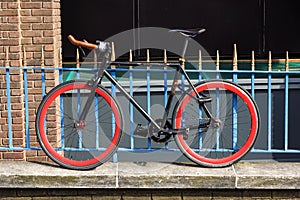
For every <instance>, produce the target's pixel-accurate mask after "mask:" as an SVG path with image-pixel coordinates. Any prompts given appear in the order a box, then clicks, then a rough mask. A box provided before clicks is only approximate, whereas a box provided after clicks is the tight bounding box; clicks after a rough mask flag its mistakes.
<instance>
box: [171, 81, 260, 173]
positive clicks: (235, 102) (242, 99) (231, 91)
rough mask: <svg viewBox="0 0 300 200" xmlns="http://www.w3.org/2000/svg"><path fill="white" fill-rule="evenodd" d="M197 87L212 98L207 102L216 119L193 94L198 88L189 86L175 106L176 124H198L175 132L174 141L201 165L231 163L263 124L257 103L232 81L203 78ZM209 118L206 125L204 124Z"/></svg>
mask: <svg viewBox="0 0 300 200" xmlns="http://www.w3.org/2000/svg"><path fill="white" fill-rule="evenodd" d="M195 88H196V91H197V92H198V93H199V94H201V95H205V96H208V97H211V99H212V101H211V102H206V103H205V105H206V107H207V108H208V110H209V111H210V112H211V113H212V114H213V116H215V119H216V120H210V121H209V119H208V117H207V116H206V113H205V112H204V110H203V107H202V106H201V103H200V104H199V102H198V101H197V100H196V98H193V97H194V96H195V92H194V91H193V90H190V91H189V92H187V93H185V94H184V95H182V97H181V98H180V99H179V101H178V103H177V104H176V106H175V109H174V113H173V125H174V128H176V129H179V128H184V127H186V128H189V127H197V128H195V129H194V130H189V132H188V133H186V134H180V133H179V134H176V135H175V136H174V137H175V142H176V144H177V146H178V148H179V149H180V150H181V152H182V153H183V154H184V155H185V156H186V157H187V158H188V159H190V160H191V161H193V162H195V163H197V164H199V165H202V166H205V167H226V166H230V165H232V164H234V163H236V162H237V161H239V160H240V159H241V158H242V157H244V156H245V155H246V154H247V153H248V152H249V151H250V150H251V148H252V147H253V145H254V143H255V140H256V138H257V135H258V131H259V124H260V119H259V111H258V107H257V105H256V103H255V101H254V100H253V98H252V97H251V95H250V94H249V93H248V92H247V90H245V89H243V88H242V87H241V86H239V85H238V84H235V83H233V82H230V81H226V80H208V81H202V82H199V83H198V84H196V85H195ZM209 122H210V124H209V126H206V127H205V128H204V126H203V124H205V123H209ZM199 124H202V126H199ZM197 125H198V126H197Z"/></svg>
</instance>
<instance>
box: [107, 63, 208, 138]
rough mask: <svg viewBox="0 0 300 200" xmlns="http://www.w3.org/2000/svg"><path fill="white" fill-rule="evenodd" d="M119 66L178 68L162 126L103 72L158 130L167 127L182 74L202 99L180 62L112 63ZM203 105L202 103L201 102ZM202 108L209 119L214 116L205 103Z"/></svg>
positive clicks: (198, 97) (197, 96)
mask: <svg viewBox="0 0 300 200" xmlns="http://www.w3.org/2000/svg"><path fill="white" fill-rule="evenodd" d="M118 64H122V65H130V66H141V65H150V64H151V65H156V66H157V65H161V66H166V65H167V66H176V72H175V75H174V79H173V83H172V87H171V91H170V94H169V96H168V101H167V105H166V107H165V112H164V116H163V121H162V123H161V126H160V125H159V124H158V123H157V122H156V121H155V120H154V119H153V118H152V117H151V116H150V115H149V114H148V113H147V112H146V111H145V110H144V109H143V108H142V107H141V106H140V105H139V103H137V102H136V100H135V99H134V98H133V97H132V96H131V95H130V94H129V93H128V92H127V91H126V90H125V89H124V88H123V86H122V85H120V84H119V83H118V82H117V81H116V80H115V79H114V78H113V77H112V76H111V75H110V74H109V73H108V72H107V71H106V70H103V75H104V76H105V77H106V78H107V79H108V80H109V81H110V82H111V83H112V84H113V85H114V86H115V87H117V88H118V90H119V91H120V92H121V93H122V94H123V95H124V96H125V98H126V99H128V100H129V101H130V102H131V103H132V105H133V106H134V107H135V108H136V109H137V110H138V111H139V112H140V113H141V114H142V115H143V116H144V117H145V119H147V120H148V121H149V122H151V123H152V125H154V126H155V128H157V129H158V130H160V131H162V130H163V127H164V126H165V124H166V122H167V118H168V115H169V112H170V108H171V104H172V101H173V97H174V96H175V90H176V87H177V84H178V78H179V75H180V73H183V75H184V77H185V78H186V80H187V82H188V83H189V85H190V86H191V88H192V89H193V90H194V92H195V94H196V97H195V98H197V99H199V100H200V99H201V97H200V95H199V94H198V92H197V91H196V89H195V87H194V86H193V84H192V82H191V80H190V78H189V76H188V75H187V73H186V72H185V71H184V70H183V68H182V64H183V63H182V62H181V61H180V62H179V63H164V64H162V63H132V62H130V63H126V62H113V63H111V65H118ZM200 103H201V102H200ZM201 106H202V107H203V110H204V112H205V113H206V114H207V116H208V117H209V118H211V117H212V115H211V114H210V112H209V111H208V109H207V108H206V106H205V104H204V102H202V103H201ZM178 131H179V132H182V131H183V130H171V132H172V133H175V132H178Z"/></svg>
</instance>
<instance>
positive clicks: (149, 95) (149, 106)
mask: <svg viewBox="0 0 300 200" xmlns="http://www.w3.org/2000/svg"><path fill="white" fill-rule="evenodd" d="M146 62H147V63H149V62H150V50H149V49H147V57H146ZM146 77H147V112H148V114H149V115H151V92H150V89H151V88H150V65H147V72H146ZM149 123H150V122H148V125H149ZM150 148H151V138H150V137H148V149H150Z"/></svg>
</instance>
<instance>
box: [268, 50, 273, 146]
mask: <svg viewBox="0 0 300 200" xmlns="http://www.w3.org/2000/svg"><path fill="white" fill-rule="evenodd" d="M271 71H272V58H271V51H270V52H269V61H268V72H269V73H268V150H269V151H270V150H271V149H272V72H271Z"/></svg>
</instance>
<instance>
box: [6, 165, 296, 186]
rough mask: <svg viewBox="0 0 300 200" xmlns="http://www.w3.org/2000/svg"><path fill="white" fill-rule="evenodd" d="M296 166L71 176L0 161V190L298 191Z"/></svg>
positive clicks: (147, 168) (122, 169)
mask: <svg viewBox="0 0 300 200" xmlns="http://www.w3.org/2000/svg"><path fill="white" fill-rule="evenodd" d="M299 169H300V163H276V162H257V163H254V162H240V163H238V164H235V165H233V166H231V167H227V168H218V169H210V168H202V167H199V166H196V165H193V164H186V165H184V164H182V163H178V164H176V163H175V164H173V163H172V164H171V163H156V162H150V163H129V162H119V163H110V162H108V163H105V164H103V165H102V166H100V167H98V168H97V169H95V170H91V171H74V170H67V169H63V168H61V167H58V166H56V165H52V164H45V163H32V162H23V161H0V180H1V182H0V188H111V189H113V188H120V189H126V188H141V189H160V188H161V189H167V188H178V189H186V188H198V189H280V190H284V189H286V190H290V189H293V190H294V189H297V190H298V189H300V170H299Z"/></svg>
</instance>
